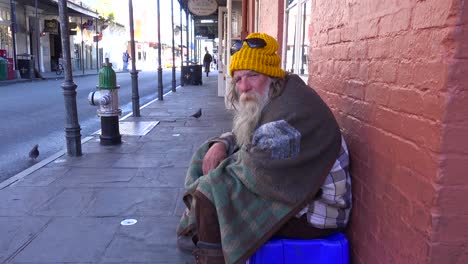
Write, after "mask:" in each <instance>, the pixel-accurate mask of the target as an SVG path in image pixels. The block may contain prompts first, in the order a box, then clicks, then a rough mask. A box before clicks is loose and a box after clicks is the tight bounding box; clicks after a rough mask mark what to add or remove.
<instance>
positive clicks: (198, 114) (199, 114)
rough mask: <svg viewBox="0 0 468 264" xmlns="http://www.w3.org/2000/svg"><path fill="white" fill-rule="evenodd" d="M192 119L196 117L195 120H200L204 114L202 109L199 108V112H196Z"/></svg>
mask: <svg viewBox="0 0 468 264" xmlns="http://www.w3.org/2000/svg"><path fill="white" fill-rule="evenodd" d="M191 116H192V117H195V118H199V117H200V116H202V112H201V108H199V109H198V110H197V112H195V114H193V115H191Z"/></svg>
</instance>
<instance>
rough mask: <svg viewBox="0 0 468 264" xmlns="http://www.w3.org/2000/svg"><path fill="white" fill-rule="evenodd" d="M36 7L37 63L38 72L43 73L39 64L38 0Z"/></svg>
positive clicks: (35, 3) (35, 2)
mask: <svg viewBox="0 0 468 264" xmlns="http://www.w3.org/2000/svg"><path fill="white" fill-rule="evenodd" d="M34 6H35V10H36V11H35V13H36V17H35V19H34V24H35V26H34V27H35V30H34V31H35V32H34V33H35V37H36V61H37V71H39V72H40V71H41V67H40V63H39V19H38V17H37V0H35V1H34Z"/></svg>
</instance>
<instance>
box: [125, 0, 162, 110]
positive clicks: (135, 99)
mask: <svg viewBox="0 0 468 264" xmlns="http://www.w3.org/2000/svg"><path fill="white" fill-rule="evenodd" d="M128 12H129V16H130V47H131V50H130V56H131V57H132V70H131V71H130V76H131V77H132V110H133V116H134V117H139V116H140V95H139V94H138V71H137V70H136V65H135V62H136V60H135V31H134V28H133V0H128ZM158 26H159V25H158Z"/></svg>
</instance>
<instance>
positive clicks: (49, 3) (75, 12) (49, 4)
mask: <svg viewBox="0 0 468 264" xmlns="http://www.w3.org/2000/svg"><path fill="white" fill-rule="evenodd" d="M36 1H37V8H38V9H41V10H43V12H41V14H42V15H56V16H58V15H59V13H58V12H59V11H58V0H16V2H17V3H18V4H22V5H25V6H31V7H33V8H34V7H35V4H36ZM67 7H68V16H75V17H76V16H78V17H87V18H99V14H98V13H97V12H95V11H92V10H90V9H88V8H86V7H83V6H80V5H78V4H75V3H73V2H70V1H67Z"/></svg>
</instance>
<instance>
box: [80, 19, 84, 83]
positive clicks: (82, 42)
mask: <svg viewBox="0 0 468 264" xmlns="http://www.w3.org/2000/svg"><path fill="white" fill-rule="evenodd" d="M80 18H81V26H80V28H81V56H80V61H81V71H82V72H83V75H84V39H83V17H80Z"/></svg>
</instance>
